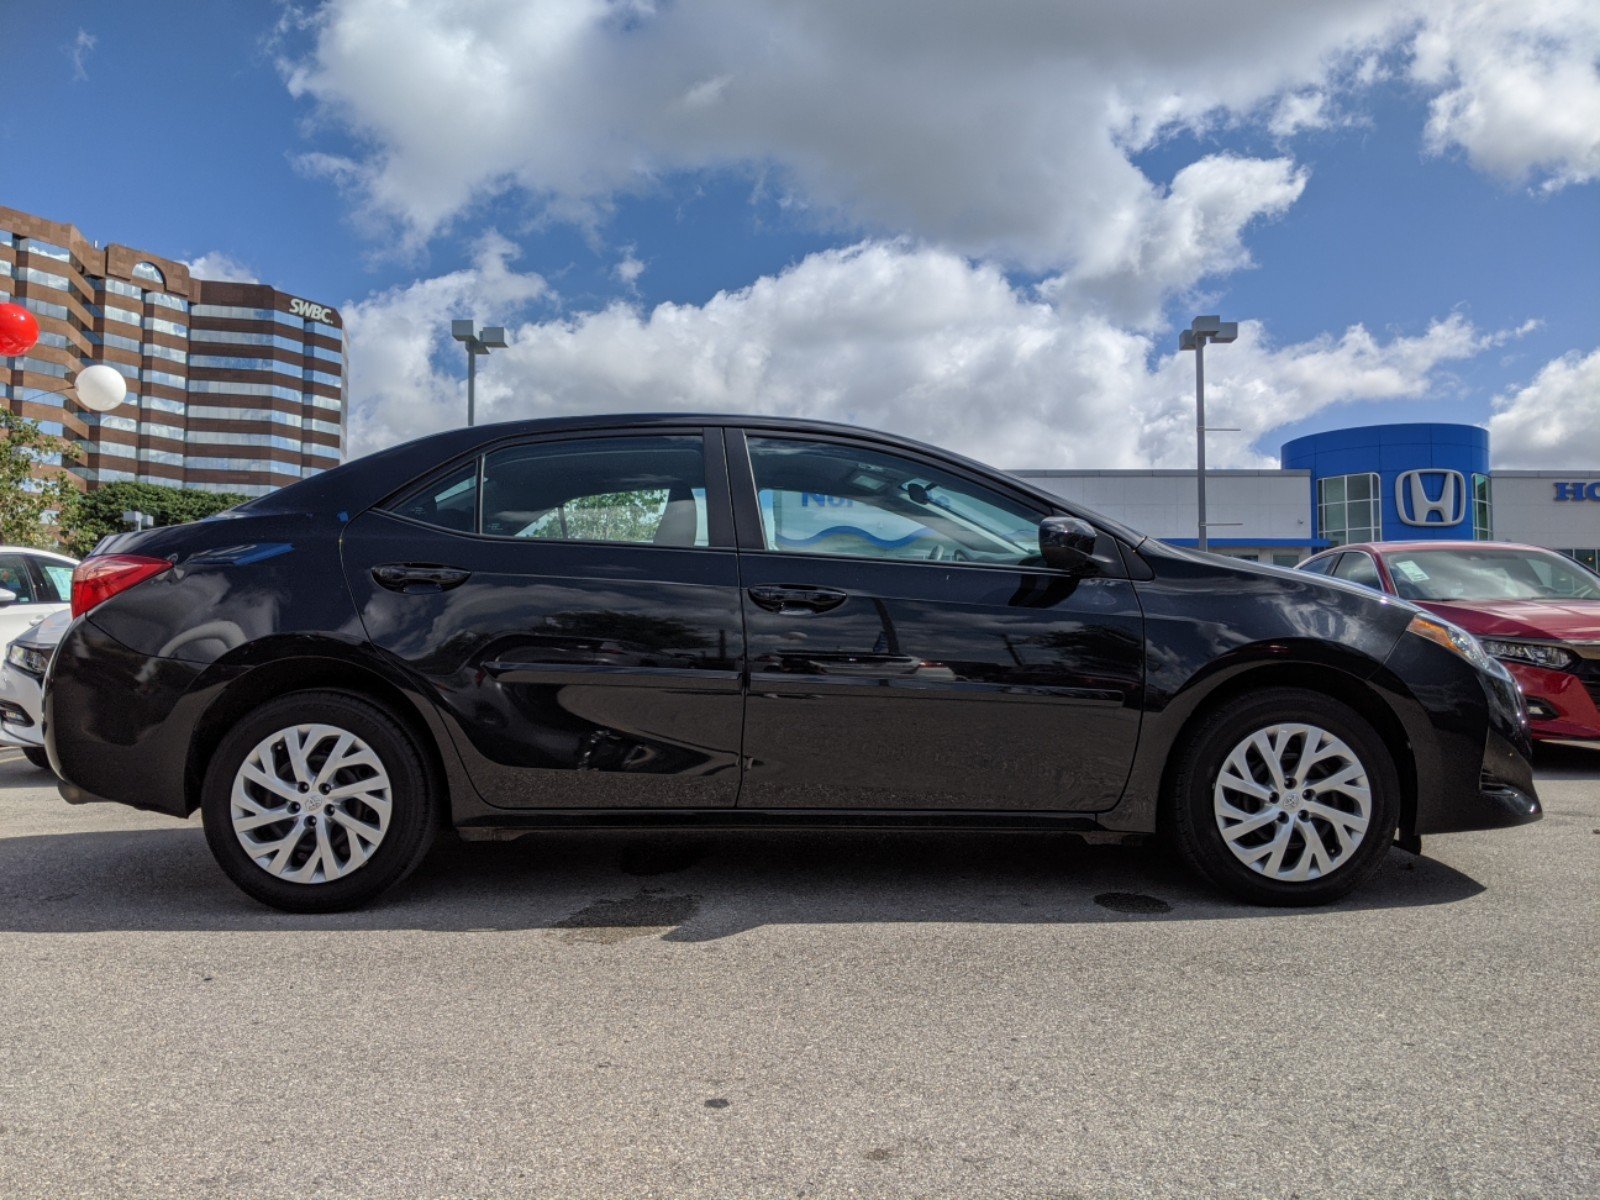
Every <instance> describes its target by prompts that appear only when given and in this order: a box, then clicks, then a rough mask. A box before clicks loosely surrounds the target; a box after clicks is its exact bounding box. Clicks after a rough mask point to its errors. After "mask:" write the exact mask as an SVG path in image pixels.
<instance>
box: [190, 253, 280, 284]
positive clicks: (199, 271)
mask: <svg viewBox="0 0 1600 1200" xmlns="http://www.w3.org/2000/svg"><path fill="white" fill-rule="evenodd" d="M184 265H185V266H186V267H188V268H189V273H190V274H191V275H194V276H195V277H197V278H199V279H217V280H224V281H226V282H228V283H260V282H261V280H260V279H259V278H257V276H256V273H255V272H254V271H252V270H251V269H250V268H249V267H247V266H245V265H244V264H243V263H242V262H240V261H239V260H238V259H237V258H234V257H233V255H231V254H227V253H225V252H223V251H221V250H211V251H208V252H207V253H205V254H202V255H201V256H200V257H199V258H191V259H190V260H189V261H188V262H187V263H185V264H184Z"/></svg>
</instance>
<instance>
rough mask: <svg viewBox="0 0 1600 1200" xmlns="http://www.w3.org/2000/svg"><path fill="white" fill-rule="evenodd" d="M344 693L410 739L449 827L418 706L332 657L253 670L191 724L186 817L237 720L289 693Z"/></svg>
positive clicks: (439, 772) (439, 773) (438, 754)
mask: <svg viewBox="0 0 1600 1200" xmlns="http://www.w3.org/2000/svg"><path fill="white" fill-rule="evenodd" d="M309 691H318V692H329V691H332V692H343V693H346V694H347V695H352V696H358V697H360V698H361V699H363V700H366V701H368V702H370V703H372V704H375V705H377V706H378V707H379V708H381V709H383V710H384V711H385V712H386V713H387V714H388V715H389V716H391V717H393V718H394V719H395V720H396V721H398V722H399V723H400V726H401V728H403V729H404V730H405V731H406V733H407V734H409V735H410V737H411V739H412V741H413V743H414V744H415V745H416V747H417V751H418V753H419V754H421V756H422V760H423V762H424V763H426V764H427V768H428V773H429V777H430V782H431V783H432V785H433V788H434V791H435V795H437V796H438V798H439V805H438V808H439V812H440V815H441V819H442V820H445V821H448V819H449V814H450V791H451V785H452V782H453V780H452V772H451V770H450V767H449V764H447V763H446V761H445V757H444V751H443V748H442V746H441V743H440V737H441V735H442V731H441V730H438V729H435V728H434V727H433V726H432V723H431V722H429V721H428V720H427V718H426V716H425V715H424V713H423V711H422V709H421V707H420V705H419V703H418V702H417V700H416V699H415V698H414V697H412V696H411V695H409V694H408V693H407V692H406V691H405V689H403V688H401V687H400V686H399V685H398V684H396V683H395V682H394V681H393V680H390V679H387V678H385V677H384V675H383V674H382V673H381V672H379V671H377V670H374V669H373V668H372V667H370V666H368V665H366V664H363V663H361V662H358V661H353V660H351V659H349V658H343V657H336V656H333V655H318V654H301V655H296V656H294V657H290V658H278V659H274V660H272V661H268V662H264V663H262V664H261V665H259V666H255V667H252V668H251V669H249V670H247V671H246V672H245V673H244V674H243V675H239V676H237V677H235V678H234V679H232V680H231V681H230V682H229V683H228V684H227V685H226V686H224V687H223V689H222V691H221V692H220V694H218V695H217V696H216V698H215V699H213V700H212V701H211V703H210V704H209V705H208V706H207V708H206V710H205V712H204V713H203V714H202V716H201V718H200V720H199V721H198V722H197V723H196V724H195V728H194V733H193V735H192V736H191V738H190V741H189V752H188V756H187V760H186V763H185V768H184V803H185V805H186V807H187V810H188V811H189V812H191V813H192V812H194V811H195V809H197V808H199V807H200V793H201V788H202V786H203V784H204V782H205V773H206V768H207V766H208V765H209V764H210V762H211V756H212V755H213V754H214V753H216V749H217V747H218V745H220V744H221V742H222V739H223V738H224V737H226V736H227V734H228V731H229V730H230V729H232V728H233V727H234V726H235V725H236V724H237V723H238V722H239V721H240V720H241V719H243V718H244V717H245V716H246V715H248V714H249V713H251V712H253V711H254V710H255V709H257V708H260V707H261V706H262V705H263V704H266V703H267V702H268V701H271V700H275V699H277V698H278V697H280V696H283V695H286V694H289V693H291V692H309Z"/></svg>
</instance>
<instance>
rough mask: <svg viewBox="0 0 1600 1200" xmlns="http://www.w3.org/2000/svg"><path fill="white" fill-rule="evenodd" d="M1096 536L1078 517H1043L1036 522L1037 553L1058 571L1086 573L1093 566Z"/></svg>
mask: <svg viewBox="0 0 1600 1200" xmlns="http://www.w3.org/2000/svg"><path fill="white" fill-rule="evenodd" d="M1099 539H1100V535H1099V534H1098V533H1096V532H1095V528H1094V526H1093V525H1091V524H1089V522H1087V521H1085V520H1083V519H1082V518H1081V517H1046V518H1045V519H1044V520H1042V521H1040V522H1039V553H1040V555H1042V556H1043V558H1044V561H1045V565H1046V566H1048V567H1054V568H1055V569H1056V570H1058V571H1071V572H1073V573H1074V574H1079V575H1082V574H1086V573H1088V572H1090V571H1093V570H1094V569H1095V565H1094V547H1095V543H1096V542H1097V541H1099Z"/></svg>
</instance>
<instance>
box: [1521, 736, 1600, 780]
mask: <svg viewBox="0 0 1600 1200" xmlns="http://www.w3.org/2000/svg"><path fill="white" fill-rule="evenodd" d="M1533 769H1534V770H1535V771H1536V772H1538V777H1539V778H1540V779H1593V780H1600V742H1540V743H1538V744H1537V745H1536V746H1534V748H1533Z"/></svg>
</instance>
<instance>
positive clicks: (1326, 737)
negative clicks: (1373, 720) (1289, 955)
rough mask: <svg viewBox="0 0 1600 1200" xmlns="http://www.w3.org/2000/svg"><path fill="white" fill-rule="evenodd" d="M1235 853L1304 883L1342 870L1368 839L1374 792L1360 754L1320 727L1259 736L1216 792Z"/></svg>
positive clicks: (1241, 748) (1275, 728)
mask: <svg viewBox="0 0 1600 1200" xmlns="http://www.w3.org/2000/svg"><path fill="white" fill-rule="evenodd" d="M1211 798H1212V809H1213V811H1214V812H1215V813H1216V818H1217V828H1218V829H1219V830H1220V831H1221V832H1222V840H1223V842H1224V843H1226V845H1227V847H1228V849H1229V850H1231V851H1232V852H1233V856H1234V857H1235V858H1237V859H1238V860H1239V861H1240V862H1242V863H1243V864H1244V865H1245V866H1247V867H1249V868H1250V869H1251V870H1252V871H1256V872H1258V873H1260V874H1262V875H1265V876H1266V877H1267V878H1269V879H1276V880H1281V881H1283V882H1285V883H1303V882H1305V881H1307V880H1311V879H1321V878H1324V877H1325V876H1327V875H1329V874H1331V873H1332V872H1333V871H1335V870H1337V869H1338V868H1339V867H1340V866H1341V865H1342V864H1343V863H1344V862H1345V861H1346V860H1348V859H1349V858H1350V856H1351V855H1352V854H1354V853H1355V852H1356V848H1357V847H1358V846H1360V845H1361V842H1362V839H1363V838H1365V837H1366V833H1367V822H1368V821H1369V820H1370V819H1371V816H1372V787H1371V784H1370V783H1369V782H1368V780H1367V772H1366V768H1365V767H1363V766H1362V765H1361V760H1360V759H1359V758H1358V757H1356V752H1355V751H1354V750H1352V749H1350V747H1349V746H1347V745H1346V744H1345V743H1344V742H1343V741H1341V740H1340V739H1339V738H1337V737H1335V736H1334V735H1333V734H1331V733H1329V732H1328V731H1327V730H1326V729H1319V728H1318V727H1317V726H1315V725H1304V724H1299V723H1293V722H1286V723H1283V724H1279V725H1268V726H1267V727H1266V728H1265V729H1261V730H1258V731H1256V732H1255V733H1252V734H1251V735H1250V736H1249V737H1247V738H1245V739H1244V740H1243V741H1241V742H1240V743H1239V744H1238V745H1237V746H1235V747H1234V748H1233V751H1232V753H1230V754H1229V755H1228V757H1227V758H1226V759H1224V760H1223V763H1222V769H1221V770H1220V771H1219V772H1218V773H1217V780H1216V783H1215V784H1214V785H1213V787H1212V790H1211Z"/></svg>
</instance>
